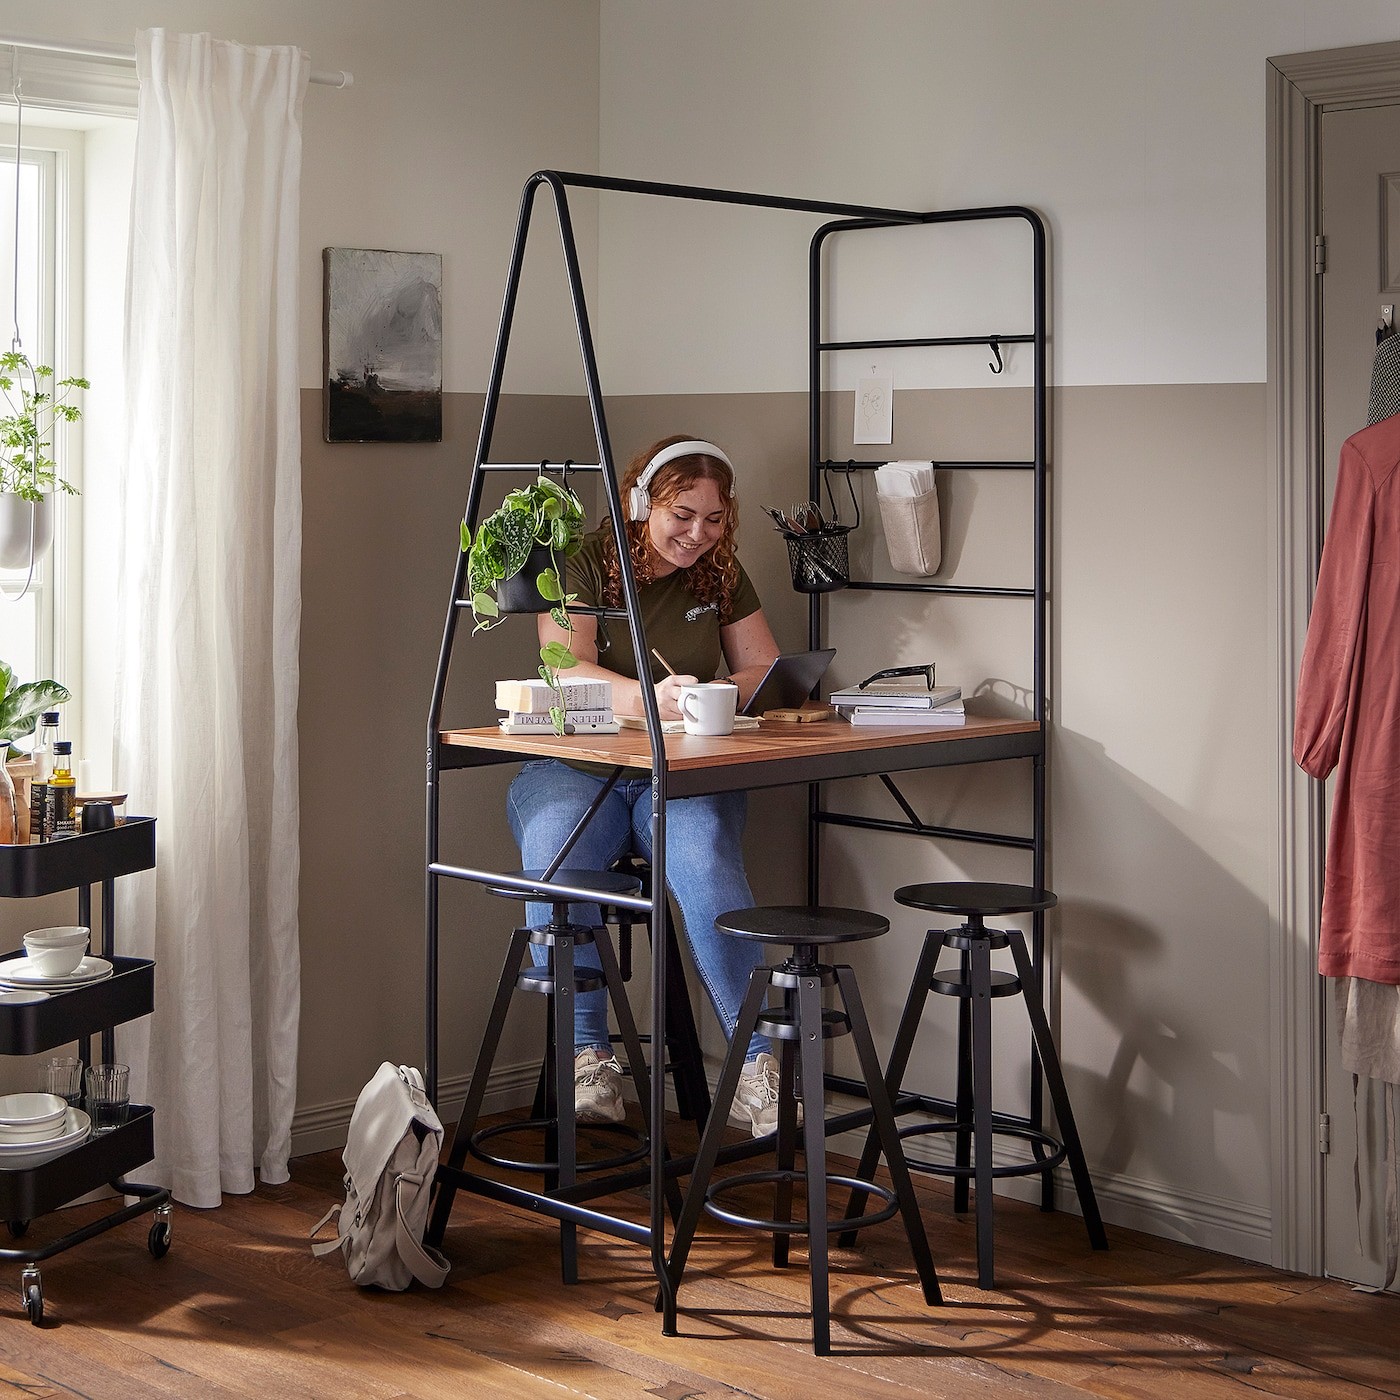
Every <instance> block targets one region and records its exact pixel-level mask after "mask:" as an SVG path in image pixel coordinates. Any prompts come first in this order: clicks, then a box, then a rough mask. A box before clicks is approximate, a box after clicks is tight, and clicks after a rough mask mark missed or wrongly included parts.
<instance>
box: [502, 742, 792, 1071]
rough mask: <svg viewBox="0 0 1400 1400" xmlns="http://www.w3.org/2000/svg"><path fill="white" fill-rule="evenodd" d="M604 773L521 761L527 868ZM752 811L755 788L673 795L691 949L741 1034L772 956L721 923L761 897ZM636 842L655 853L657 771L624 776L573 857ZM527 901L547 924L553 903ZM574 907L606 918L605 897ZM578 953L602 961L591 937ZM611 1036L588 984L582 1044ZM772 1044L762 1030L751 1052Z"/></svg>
mask: <svg viewBox="0 0 1400 1400" xmlns="http://www.w3.org/2000/svg"><path fill="white" fill-rule="evenodd" d="M603 783H604V779H602V778H595V777H594V776H593V775H592V774H589V773H580V772H579V771H578V770H577V769H574V768H570V767H569V766H568V765H567V764H564V763H559V762H558V761H556V760H555V759H543V760H540V761H538V762H533V763H527V764H525V765H524V766H523V767H522V768H521V770H520V772H519V773H518V774H517V775H516V778H515V781H514V782H513V783H511V785H510V792H509V794H508V795H507V798H506V808H507V812H508V815H509V817H510V829H511V831H512V832H514V834H515V840H516V844H517V845H518V846H519V847H520V857H521V862H522V864H523V865H524V867H525V869H527V870H530V869H541V868H544V867H546V866H548V865H549V864H550V862H551V861H553V859H554V857H555V856H556V855H558V854H559V848H560V847H561V846H562V845H563V844H564V841H565V840H566V838H567V837H568V835H569V833H570V832H571V831H572V830H573V829H574V827H575V826H577V825H578V821H579V818H580V817H582V816H583V814H584V813H585V812H586V811H587V810H588V808H589V807H590V805H592V803H593V801H594V799H595V798H596V797H597V796H598V792H599V790H600V789H601V788H602V786H603ZM747 815H748V794H747V793H743V792H725V793H715V794H712V795H706V796H702V797H678V798H672V799H671V800H670V801H669V802H667V804H666V888H667V889H668V891H669V892H670V895H671V898H672V899H674V900H675V902H676V905H677V907H678V908H679V909H680V916H681V923H682V925H683V927H684V931H685V936H686V941H687V942H688V943H689V944H690V951H691V956H692V957H693V958H694V959H695V966H696V968H697V969H698V971H699V973H700V980H701V982H703V983H704V985H705V990H706V992H707V993H709V997H710V1001H711V1002H712V1003H713V1004H714V1008H715V1015H716V1016H718V1017H719V1023H720V1025H721V1026H723V1027H724V1033H725V1035H726V1036H732V1035H733V1034H734V1024H735V1022H736V1021H737V1020H738V1018H739V1008H740V1006H741V1005H742V1004H743V1000H744V993H745V992H746V991H747V990H748V985H749V974H750V973H751V972H752V971H753V969H754V968H755V967H756V966H758V965H759V964H760V963H761V962H763V960H764V959H763V952H762V949H761V948H760V947H759V946H758V945H757V944H754V943H750V942H747V941H746V940H744V939H739V938H731V937H729V935H728V934H723V933H718V932H716V930H715V919H716V917H717V916H718V915H720V914H723V913H725V912H726V911H727V910H730V909H746V908H748V907H749V906H750V905H752V904H753V894H752V893H751V892H750V890H749V882H748V877H747V876H746V875H745V874H744V856H743V850H742V844H741V842H742V837H743V834H744V821H745V818H746V817H747ZM628 851H635V852H637V853H638V854H639V855H642V856H645V857H646V859H647V860H650V859H651V779H650V778H644V779H633V780H623V781H620V782H619V783H618V784H617V785H616V786H615V787H614V788H613V790H612V791H611V792H610V793H609V794H608V796H607V799H606V800H605V801H604V803H603V805H602V806H601V807H600V808H599V809H598V811H597V812H596V813H595V814H594V816H593V820H592V821H591V822H589V824H588V826H587V827H586V828H585V830H584V832H583V834H582V835H581V836H580V837H579V839H578V841H577V842H576V843H575V845H574V848H573V850H571V851H570V852H569V854H568V855H567V856H566V857H565V860H564V864H565V865H566V866H573V867H575V868H579V869H583V870H606V869H607V868H608V867H609V866H610V865H612V863H613V862H614V861H615V860H617V859H618V858H619V857H620V856H624V855H626V854H627V852H628ZM526 910H527V921H528V922H529V924H530V925H531V926H532V927H536V926H543V925H545V924H548V922H549V916H550V908H549V905H547V904H529V905H527V906H526ZM570 917H571V918H572V919H574V920H576V921H577V922H578V923H581V924H586V925H589V926H593V925H596V924H599V923H601V922H602V920H601V917H600V912H599V909H598V906H597V905H596V904H575V905H573V906H571V913H570ZM530 953H531V956H532V957H533V958H534V960H535V963H536V965H540V964H543V963H544V962H545V961H546V959H547V957H548V950H547V949H544V948H540V947H536V946H535V945H534V944H531V946H530ZM575 957H576V960H577V962H578V963H579V964H580V965H583V966H588V967H595V968H596V967H597V966H598V952H597V949H596V948H594V947H593V945H592V944H584V945H583V946H581V947H579V948H578V949H577V950H576V952H575ZM607 1044H608V1000H607V992H606V990H605V989H604V988H601V987H600V988H598V989H597V990H595V991H591V992H582V993H580V994H579V996H577V997H576V998H575V999H574V1048H575V1050H576V1051H578V1050H583V1049H587V1048H588V1047H590V1046H597V1047H606V1046H607ZM767 1049H768V1041H767V1040H766V1038H764V1037H763V1036H759V1035H756V1036H754V1037H753V1039H752V1041H750V1043H749V1049H748V1058H749V1059H753V1058H754V1056H756V1055H757V1054H759V1053H760V1052H761V1051H764V1050H767Z"/></svg>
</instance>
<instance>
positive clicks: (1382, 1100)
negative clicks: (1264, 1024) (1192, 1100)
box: [1333, 337, 1400, 1288]
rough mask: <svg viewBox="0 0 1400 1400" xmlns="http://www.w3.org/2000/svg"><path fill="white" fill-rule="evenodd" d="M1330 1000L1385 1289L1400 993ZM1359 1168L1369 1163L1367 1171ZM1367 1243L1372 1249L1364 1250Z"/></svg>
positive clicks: (1339, 989) (1338, 993)
mask: <svg viewBox="0 0 1400 1400" xmlns="http://www.w3.org/2000/svg"><path fill="white" fill-rule="evenodd" d="M1392 338H1395V337H1392ZM1333 996H1334V997H1335V998H1336V1010H1337V1023H1338V1025H1339V1026H1340V1027H1341V1036H1342V1068H1343V1069H1345V1070H1347V1071H1348V1072H1349V1073H1350V1074H1351V1086H1352V1110H1353V1112H1354V1113H1355V1115H1356V1161H1355V1163H1354V1164H1353V1166H1352V1191H1353V1195H1354V1198H1355V1202H1356V1237H1357V1241H1358V1243H1359V1244H1360V1247H1361V1252H1362V1254H1364V1255H1366V1256H1367V1257H1374V1255H1375V1254H1376V1253H1377V1252H1383V1254H1384V1259H1385V1280H1384V1282H1383V1283H1382V1285H1381V1286H1382V1287H1383V1288H1390V1287H1392V1286H1393V1285H1394V1283H1395V1279H1396V1274H1397V1272H1400V1153H1398V1152H1397V1150H1396V1121H1397V1119H1398V1118H1400V1087H1397V1086H1400V987H1393V986H1390V985H1388V984H1386V983H1382V982H1368V981H1367V980H1366V979H1365V978H1364V977H1338V978H1337V979H1336V981H1335V984H1334V988H1333ZM1363 1162H1365V1163H1366V1164H1367V1169H1366V1170H1365V1171H1363V1170H1362V1163H1363ZM1377 1162H1379V1163H1381V1164H1383V1165H1382V1170H1383V1177H1384V1181H1385V1186H1384V1190H1383V1193H1382V1198H1381V1200H1379V1201H1378V1200H1377V1199H1376V1195H1377V1193H1376V1173H1375V1171H1374V1166H1373V1164H1375V1163H1377ZM1368 1241H1371V1242H1373V1243H1372V1245H1371V1246H1370V1247H1368ZM1382 1241H1384V1243H1383V1244H1382V1243H1381V1242H1382ZM1376 1246H1379V1250H1378V1249H1377V1248H1376Z"/></svg>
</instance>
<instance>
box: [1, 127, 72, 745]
mask: <svg viewBox="0 0 1400 1400" xmlns="http://www.w3.org/2000/svg"><path fill="white" fill-rule="evenodd" d="M84 139H85V134H84V132H83V131H81V130H60V129H57V128H53V127H45V126H41V125H39V123H38V122H36V121H34V120H33V119H32V118H31V117H30V115H29V113H28V112H26V113H25V121H24V126H23V130H22V133H21V140H22V144H23V152H22V154H21V157H20V159H21V161H22V162H24V163H27V164H33V165H34V166H35V167H36V168H37V169H38V171H39V201H40V217H41V228H43V230H44V233H45V236H44V238H43V242H42V245H41V246H42V250H43V255H42V262H41V266H40V269H39V276H40V287H39V320H40V325H39V329H38V335H37V339H36V343H35V344H33V345H25V346H24V347H23V348H24V351H25V353H26V354H27V355H28V357H29V359H30V361H31V362H32V363H33V364H36V365H37V364H47V365H52V366H53V370H54V382H56V381H57V380H60V379H63V378H65V377H67V376H68V375H70V374H81V373H82V372H83V370H82V363H83V305H84V295H83V264H84V257H83V251H84V250H83V187H84V174H83V147H84ZM14 160H15V144H14V127H13V125H10V126H8V127H7V128H0V179H3V178H6V174H7V172H8V176H9V178H11V179H13V172H14ZM12 276H13V269H12V268H0V282H3V286H0V340H4V341H8V340H9V338H10V337H11V336H12V335H13V315H12V312H13V307H12V296H13V291H12V288H13V282H12ZM54 458H55V461H56V463H57V470H58V472H59V474H60V475H61V476H63V477H64V479H65V480H67V481H69V482H71V483H72V484H73V485H74V486H75V487H77V489H78V490H79V492H81V491H82V487H83V472H82V462H83V439H82V423H81V421H79V422H77V423H72V424H60V425H59V428H58V431H57V432H56V433H55V443H54ZM54 505H55V513H54V515H55V518H54V546H53V551H52V554H51V555H50V557H49V558H48V559H45V560H44V561H43V563H42V565H41V566H40V567H39V568H38V569H36V571H35V577H34V580H33V582H32V584H31V585H30V586H31V589H32V591H33V593H34V598H35V604H36V608H35V630H36V645H35V667H36V671H37V674H36V675H35V676H32V677H25V678H24V679H30V680H44V679H48V678H50V677H52V678H53V679H55V680H58V681H61V682H62V683H63V684H64V685H66V686H67V687H68V689H69V690H70V691H71V692H72V694H73V700H72V702H71V703H70V704H69V705H68V706H66V707H65V710H66V713H65V715H64V732H65V733H66V734H70V735H71V734H74V733H77V732H78V730H79V725H80V717H81V707H82V696H83V677H82V668H83V629H82V597H83V588H82V585H83V510H82V496H81V495H77V496H67V495H63V494H61V493H59V494H56V497H55V502H54ZM8 586H9V587H11V588H13V587H14V586H15V585H14V583H13V582H11V583H9V585H8ZM5 606H8V604H6V603H5V602H4V601H3V600H0V607H5Z"/></svg>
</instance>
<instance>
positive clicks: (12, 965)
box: [0, 954, 112, 991]
mask: <svg viewBox="0 0 1400 1400" xmlns="http://www.w3.org/2000/svg"><path fill="white" fill-rule="evenodd" d="M111 975H112V964H111V963H109V962H108V961H107V959H106V958H95V957H93V956H92V955H91V954H89V955H88V956H87V957H85V958H84V959H83V960H82V962H80V963H79V964H78V965H77V967H75V968H74V969H73V970H72V972H66V973H64V974H63V976H62V977H45V976H44V975H43V973H41V972H40V971H39V969H38V968H37V967H35V965H34V964H33V963H32V962H30V960H29V959H28V958H10V959H9V960H8V961H6V962H0V987H21V988H31V987H41V988H46V989H48V990H49V991H66V990H67V989H68V988H70V987H85V986H86V985H87V984H88V983H89V982H101V981H102V980H103V979H104V978H106V977H110V976H111Z"/></svg>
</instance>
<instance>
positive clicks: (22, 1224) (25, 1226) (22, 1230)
mask: <svg viewBox="0 0 1400 1400" xmlns="http://www.w3.org/2000/svg"><path fill="white" fill-rule="evenodd" d="M6 1225H7V1226H8V1228H9V1231H10V1234H11V1235H13V1236H14V1238H15V1239H17V1240H22V1239H23V1238H24V1237H25V1235H27V1234H28V1233H29V1222H28V1221H27V1220H10V1221H7V1222H6Z"/></svg>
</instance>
